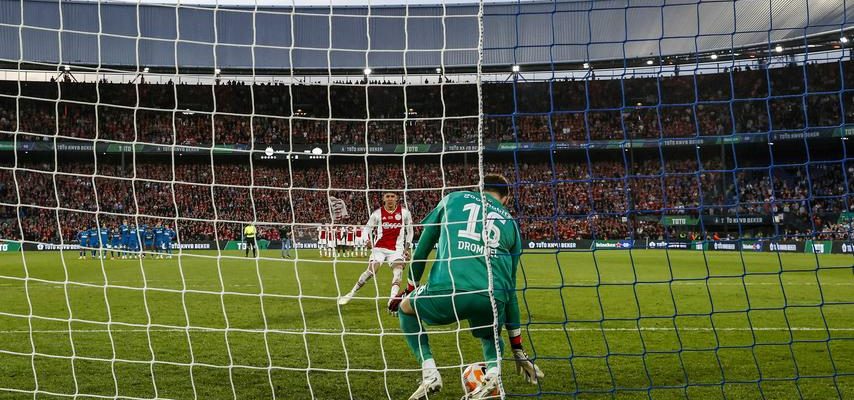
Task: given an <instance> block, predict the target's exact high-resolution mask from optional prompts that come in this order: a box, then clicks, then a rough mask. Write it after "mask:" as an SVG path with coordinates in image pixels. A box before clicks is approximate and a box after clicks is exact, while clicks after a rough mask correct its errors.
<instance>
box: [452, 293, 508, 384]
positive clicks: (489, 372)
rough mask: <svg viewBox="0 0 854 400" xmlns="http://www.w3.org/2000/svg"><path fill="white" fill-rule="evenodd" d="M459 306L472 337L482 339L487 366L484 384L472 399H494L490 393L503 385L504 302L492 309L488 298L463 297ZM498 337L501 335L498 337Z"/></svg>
mask: <svg viewBox="0 0 854 400" xmlns="http://www.w3.org/2000/svg"><path fill="white" fill-rule="evenodd" d="M458 303H459V304H458V307H459V309H460V314H462V315H465V318H467V319H468V321H469V325H470V326H471V327H472V331H471V334H472V336H474V337H475V338H478V339H480V345H481V351H482V352H483V361H484V362H485V363H486V374H485V375H484V378H483V383H481V385H480V386H479V387H478V388H476V389H475V390H473V391H472V392H471V394H470V395H469V398H470V399H473V400H475V399H484V398H491V397H492V396H491V394H492V393H493V392H495V391H496V390H498V388H499V386H500V385H501V374H500V369H499V361H498V360H499V355H500V354H503V353H504V340H503V339H502V338H501V328H502V327H503V326H504V323H505V314H504V309H505V306H504V304H503V303H502V302H496V304H495V308H494V309H493V307H492V302H491V301H490V299H489V297H487V296H480V295H469V296H464V297H463V298H460V299H459V300H458ZM496 310H497V312H496ZM496 326H497V329H496ZM496 334H498V337H497V338H496Z"/></svg>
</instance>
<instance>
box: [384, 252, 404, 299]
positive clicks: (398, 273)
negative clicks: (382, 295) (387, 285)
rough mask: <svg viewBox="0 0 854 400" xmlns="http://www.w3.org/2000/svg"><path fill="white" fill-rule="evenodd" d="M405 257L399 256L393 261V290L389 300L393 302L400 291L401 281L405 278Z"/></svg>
mask: <svg viewBox="0 0 854 400" xmlns="http://www.w3.org/2000/svg"><path fill="white" fill-rule="evenodd" d="M403 267H404V264H403V259H402V258H398V259H395V260H392V261H391V291H390V293H389V295H388V302H389V303H391V301H392V300H394V298H395V297H397V295H398V293H400V282H401V280H402V279H403Z"/></svg>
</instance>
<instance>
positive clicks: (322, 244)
mask: <svg viewBox="0 0 854 400" xmlns="http://www.w3.org/2000/svg"><path fill="white" fill-rule="evenodd" d="M317 245H318V246H321V247H322V246H326V239H317Z"/></svg>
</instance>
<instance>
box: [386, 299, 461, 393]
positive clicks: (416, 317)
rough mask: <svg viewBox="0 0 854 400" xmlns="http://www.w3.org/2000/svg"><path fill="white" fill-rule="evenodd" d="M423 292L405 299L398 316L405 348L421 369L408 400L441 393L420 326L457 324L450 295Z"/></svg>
mask: <svg viewBox="0 0 854 400" xmlns="http://www.w3.org/2000/svg"><path fill="white" fill-rule="evenodd" d="M426 289H427V287H426V286H422V287H421V288H419V290H417V291H415V292H414V293H412V294H410V295H409V296H407V297H406V298H404V299H403V302H402V303H401V304H400V309H399V312H398V314H397V315H398V319H399V320H400V329H401V330H402V331H403V333H404V338H405V339H406V345H407V346H408V347H409V350H410V351H411V352H412V354H413V355H414V356H415V358H416V359H417V360H418V363H419V364H420V365H421V384H420V385H418V388H417V389H416V390H415V392H414V393H412V395H411V396H410V397H409V399H410V400H415V399H418V400H420V399H425V398H428V396H430V395H432V394H434V393H436V392H438V391H439V390H441V389H442V376H441V375H440V374H439V369H438V368H436V361H435V360H434V359H433V351H432V350H431V349H430V341H429V339H428V336H427V332H426V330H425V329H424V326H423V323H427V324H429V325H446V324H450V323H454V322H456V321H457V318H456V313H455V312H454V301H453V300H452V298H451V296H450V295H449V294H450V293H449V292H448V293H446V292H438V293H431V292H430V291H429V290H426ZM422 321H423V322H422Z"/></svg>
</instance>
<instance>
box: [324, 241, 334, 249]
mask: <svg viewBox="0 0 854 400" xmlns="http://www.w3.org/2000/svg"><path fill="white" fill-rule="evenodd" d="M326 247H329V248H330V249H334V248H335V241H334V240H329V241H327V242H326Z"/></svg>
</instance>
